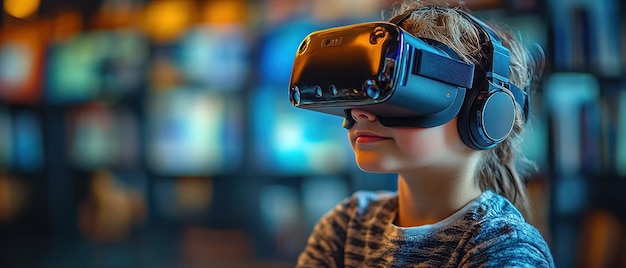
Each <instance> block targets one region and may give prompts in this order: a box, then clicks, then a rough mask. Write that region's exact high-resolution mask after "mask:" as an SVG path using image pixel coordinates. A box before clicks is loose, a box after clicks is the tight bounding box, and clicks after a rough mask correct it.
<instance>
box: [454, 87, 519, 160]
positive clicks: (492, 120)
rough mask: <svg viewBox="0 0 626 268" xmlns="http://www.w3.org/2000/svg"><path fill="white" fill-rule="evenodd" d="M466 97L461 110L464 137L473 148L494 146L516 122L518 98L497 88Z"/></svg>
mask: <svg viewBox="0 0 626 268" xmlns="http://www.w3.org/2000/svg"><path fill="white" fill-rule="evenodd" d="M468 97H471V98H470V99H466V103H465V105H466V107H464V109H462V112H461V113H459V119H458V128H459V135H460V136H461V140H463V142H464V143H465V144H466V145H467V146H469V147H470V148H473V149H476V150H485V149H489V148H493V147H495V146H496V145H498V144H499V143H500V142H502V141H503V140H504V139H506V137H508V136H509V134H510V133H511V130H512V129H513V124H514V123H515V101H514V99H513V97H512V96H511V94H509V93H507V92H505V91H502V90H497V91H495V92H491V93H478V94H475V95H474V96H468Z"/></svg>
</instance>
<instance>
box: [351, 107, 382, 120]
mask: <svg viewBox="0 0 626 268" xmlns="http://www.w3.org/2000/svg"><path fill="white" fill-rule="evenodd" d="M351 113H352V119H354V121H357V122H359V121H370V122H372V121H375V120H377V119H378V118H377V117H376V115H374V114H373V113H370V112H366V111H363V110H359V109H352V111H351Z"/></svg>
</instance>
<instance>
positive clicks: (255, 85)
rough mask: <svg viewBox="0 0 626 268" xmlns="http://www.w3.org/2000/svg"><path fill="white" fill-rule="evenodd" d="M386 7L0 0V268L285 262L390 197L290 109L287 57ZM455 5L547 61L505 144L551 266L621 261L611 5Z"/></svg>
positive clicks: (622, 177) (625, 145)
mask: <svg viewBox="0 0 626 268" xmlns="http://www.w3.org/2000/svg"><path fill="white" fill-rule="evenodd" d="M393 2H394V1H391V0H358V1H354V0H352V1H347V0H314V1H306V0H300V1H292V0H265V1H245V0H3V1H0V3H2V5H0V6H1V7H2V20H1V21H0V23H1V24H0V266H1V267H291V266H293V265H294V263H295V260H296V258H297V255H298V253H299V252H300V250H302V248H303V246H304V244H305V241H306V238H307V236H308V234H309V232H310V231H311V228H312V226H313V225H314V224H315V222H316V221H317V219H319V217H320V216H321V215H322V214H323V213H325V212H326V211H327V210H329V209H331V208H332V207H333V206H334V205H335V204H336V203H337V202H339V201H340V200H342V199H343V198H346V197H347V196H349V195H350V194H351V193H352V192H354V191H357V190H376V189H383V190H394V189H395V187H396V185H395V183H396V180H395V177H394V176H393V175H387V174H366V173H363V172H361V171H359V170H358V168H356V166H355V164H354V159H353V156H352V151H351V149H350V147H349V144H348V141H347V138H346V133H345V130H344V129H342V128H341V122H342V120H341V118H336V117H332V116H327V115H323V114H316V113H313V112H309V111H304V110H298V109H295V108H292V107H291V106H290V104H289V101H288V99H287V88H288V84H289V77H290V72H291V64H292V61H293V57H294V55H295V49H296V48H297V47H298V45H299V43H300V41H301V40H302V39H303V38H304V36H306V35H307V34H308V33H310V32H312V31H314V30H318V29H323V28H327V27H332V26H339V25H344V24H351V23H359V22H367V21H372V20H380V19H381V10H383V9H386V8H389V7H390V6H391V5H392V3H393ZM464 3H465V4H466V5H467V6H468V7H469V8H470V9H472V10H473V11H474V12H475V15H476V16H478V17H479V18H482V19H484V20H487V21H495V22H497V23H500V24H505V25H508V26H510V27H511V28H514V29H516V30H517V31H518V33H519V36H520V37H521V38H522V40H523V42H524V43H525V44H526V45H527V46H528V47H529V49H530V50H531V52H532V53H533V55H535V56H537V57H539V55H541V51H542V50H543V51H544V53H545V59H546V60H545V73H544V76H543V78H542V79H541V81H540V82H539V87H540V91H538V92H537V93H535V95H534V101H533V104H532V106H533V114H532V118H531V120H530V125H529V127H528V128H527V130H526V140H525V142H524V146H523V150H524V152H525V154H526V155H527V156H528V157H529V158H530V159H532V160H533V161H535V162H536V163H537V165H538V167H539V168H538V170H537V171H535V172H532V173H531V174H529V176H528V186H529V189H530V192H531V198H532V204H533V207H534V213H535V215H534V217H533V218H532V219H531V221H532V222H533V223H534V224H535V225H536V226H537V227H538V228H539V230H540V231H541V232H542V234H543V235H544V236H545V237H546V240H547V241H548V242H549V244H550V246H551V248H552V250H553V254H554V257H555V261H556V264H557V266H558V267H626V257H625V256H626V254H625V253H626V228H625V226H626V225H625V223H626V199H625V198H624V197H623V196H624V193H625V192H626V78H624V76H623V74H624V73H625V72H624V70H625V67H626V53H624V50H623V48H624V47H625V46H626V39H625V37H626V34H625V31H626V29H625V28H626V21H625V20H624V16H625V15H626V10H625V4H624V3H623V2H622V1H619V0H484V1H480V0H467V1H464ZM538 46H540V47H542V48H543V49H539V48H538Z"/></svg>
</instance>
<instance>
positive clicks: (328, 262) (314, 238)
mask: <svg viewBox="0 0 626 268" xmlns="http://www.w3.org/2000/svg"><path fill="white" fill-rule="evenodd" d="M349 204H350V199H346V200H344V201H343V202H341V203H340V204H338V205H337V206H336V207H335V208H334V209H332V210H331V211H329V212H328V213H326V214H325V215H324V216H323V217H322V218H321V219H320V220H319V221H318V222H317V224H316V225H315V227H314V228H313V231H312V232H311V235H310V236H309V238H308V240H307V245H306V246H305V248H304V250H303V251H302V252H301V253H300V255H299V256H298V263H297V265H296V267H342V266H343V260H344V256H343V252H344V243H345V241H346V227H347V224H348V220H349V218H350V217H349V215H348V213H347V211H348V208H349Z"/></svg>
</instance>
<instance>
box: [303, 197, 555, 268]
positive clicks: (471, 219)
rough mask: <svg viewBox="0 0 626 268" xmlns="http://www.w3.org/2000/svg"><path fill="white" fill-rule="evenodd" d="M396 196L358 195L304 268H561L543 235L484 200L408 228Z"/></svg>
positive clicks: (327, 224) (505, 205) (327, 220)
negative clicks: (402, 223) (398, 218)
mask: <svg viewBox="0 0 626 268" xmlns="http://www.w3.org/2000/svg"><path fill="white" fill-rule="evenodd" d="M397 209H398V196H397V193H395V192H368V191H361V192H357V193H355V194H354V195H352V196H351V197H349V198H347V199H345V200H344V201H343V202H341V203H340V204H338V205H337V206H336V207H335V208H334V209H333V210H331V211H329V212H328V213H327V214H326V215H324V217H322V219H321V220H320V221H319V222H318V223H317V225H316V226H315V228H314V229H313V232H312V234H311V235H310V237H309V239H308V242H307V245H306V247H305V249H304V251H302V253H301V254H300V256H299V257H298V263H297V267H512V266H513V267H554V262H553V259H552V255H551V253H550V249H549V248H548V245H547V244H546V242H545V240H544V239H543V237H542V236H541V234H540V233H539V232H538V231H537V229H536V228H534V227H533V226H531V225H530V224H528V223H526V221H525V220H524V218H523V217H522V215H521V214H520V212H519V211H518V210H517V209H516V208H515V207H514V206H513V205H512V204H511V203H510V202H509V201H508V200H507V199H506V198H504V197H503V196H500V195H498V194H496V193H494V192H492V191H485V192H483V193H482V194H481V195H480V196H479V197H478V198H476V199H475V200H474V201H472V202H470V203H469V204H467V205H466V206H465V207H464V208H462V209H461V210H459V211H458V212H456V213H454V214H453V215H451V216H450V217H448V218H446V219H444V220H442V221H440V222H438V223H435V224H430V225H424V226H418V227H410V228H403V227H398V226H396V225H394V224H393V222H394V219H395V217H396V215H397Z"/></svg>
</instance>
